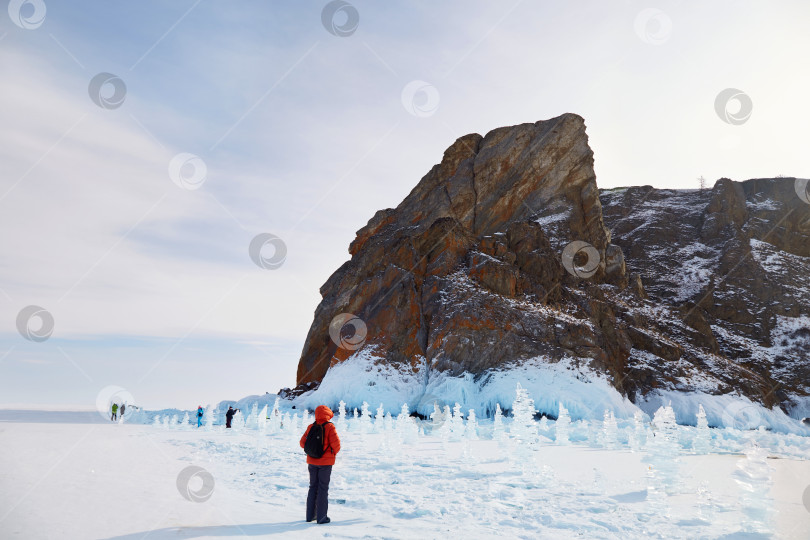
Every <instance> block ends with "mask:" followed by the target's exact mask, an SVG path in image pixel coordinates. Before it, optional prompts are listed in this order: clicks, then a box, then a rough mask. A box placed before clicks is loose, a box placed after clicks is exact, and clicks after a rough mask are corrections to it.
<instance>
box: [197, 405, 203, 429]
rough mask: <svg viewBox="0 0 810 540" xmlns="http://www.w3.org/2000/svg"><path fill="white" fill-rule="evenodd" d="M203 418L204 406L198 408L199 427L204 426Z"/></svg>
mask: <svg viewBox="0 0 810 540" xmlns="http://www.w3.org/2000/svg"><path fill="white" fill-rule="evenodd" d="M202 417H203V408H202V405H200V406H199V407H197V427H200V426H201V425H202Z"/></svg>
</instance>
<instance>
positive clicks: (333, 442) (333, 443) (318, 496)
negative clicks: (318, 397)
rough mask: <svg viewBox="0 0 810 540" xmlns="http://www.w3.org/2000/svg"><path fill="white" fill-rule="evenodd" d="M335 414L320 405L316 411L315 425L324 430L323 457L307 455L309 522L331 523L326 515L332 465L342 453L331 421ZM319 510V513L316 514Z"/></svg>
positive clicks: (302, 441)
mask: <svg viewBox="0 0 810 540" xmlns="http://www.w3.org/2000/svg"><path fill="white" fill-rule="evenodd" d="M333 416H334V413H333V412H332V409H330V408H329V407H327V406H326V405H318V407H317V408H316V409H315V424H319V427H322V428H323V449H324V452H323V455H322V456H321V457H319V458H315V457H312V456H310V455H307V463H308V468H309V493H308V494H307V516H306V517H307V522H310V521H312V520H314V519H315V517H316V514H317V518H318V523H320V524H323V523H329V522H330V521H331V520H330V519H329V517H328V516H327V515H326V511H327V509H328V508H329V479H330V478H331V476H332V465H334V464H335V456H336V455H337V453H338V452H340V438H339V437H338V434H337V430H336V429H335V425H334V424H332V423H331V422H330V421H329V420H331V419H332V417H333ZM315 424H310V425H309V426H307V431H306V433H304V436H303V437H301V448H304V445H305V443H306V442H307V436H308V435H309V432H310V430H311V429H312V426H314V425H315ZM316 510H317V512H316Z"/></svg>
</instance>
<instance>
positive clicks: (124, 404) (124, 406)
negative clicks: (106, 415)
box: [119, 403, 127, 418]
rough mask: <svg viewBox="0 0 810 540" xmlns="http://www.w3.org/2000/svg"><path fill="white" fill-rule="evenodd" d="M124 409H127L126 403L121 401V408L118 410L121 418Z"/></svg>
mask: <svg viewBox="0 0 810 540" xmlns="http://www.w3.org/2000/svg"><path fill="white" fill-rule="evenodd" d="M126 410H127V404H126V403H122V404H121V410H120V411H119V414H120V416H121V418H123V417H124V411H126Z"/></svg>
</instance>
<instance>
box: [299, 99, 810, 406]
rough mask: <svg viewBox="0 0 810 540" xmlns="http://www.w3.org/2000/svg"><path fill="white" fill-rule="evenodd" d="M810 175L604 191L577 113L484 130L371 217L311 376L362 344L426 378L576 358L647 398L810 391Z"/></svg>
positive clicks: (328, 308)
mask: <svg viewBox="0 0 810 540" xmlns="http://www.w3.org/2000/svg"><path fill="white" fill-rule="evenodd" d="M800 185H801V186H804V184H801V181H796V180H795V179H789V178H779V179H761V180H749V181H746V182H742V183H738V182H733V181H731V180H727V179H721V180H719V181H718V182H717V183H716V184H715V186H714V188H713V189H712V190H706V191H704V192H700V191H697V190H694V191H693V190H685V191H673V190H657V189H654V188H652V187H648V186H645V187H632V188H627V189H614V190H607V191H602V192H600V191H599V189H598V188H597V185H596V176H595V174H594V159H593V152H592V151H591V149H590V147H589V146H588V137H587V134H586V132H585V123H584V120H583V119H582V118H581V117H579V116H577V115H574V114H564V115H562V116H560V117H558V118H554V119H551V120H547V121H541V122H536V123H534V124H521V125H518V126H513V127H505V128H499V129H495V130H493V131H491V132H489V133H487V134H486V135H485V136H481V135H478V134H472V135H466V136H464V137H461V138H460V139H458V140H457V141H456V142H455V143H453V144H452V145H451V146H450V147H449V148H448V149H447V150H446V151H445V153H444V157H443V159H442V161H441V163H439V164H438V165H436V166H434V167H433V168H432V169H431V170H430V172H428V174H427V175H425V176H424V177H423V178H422V180H421V181H420V182H419V183H418V184H417V185H416V187H415V188H414V189H413V191H412V192H411V193H410V194H409V195H408V196H407V197H406V198H405V200H403V201H402V203H401V204H400V205H399V206H398V207H397V208H395V209H386V210H381V211H379V212H377V213H376V214H375V215H374V217H372V218H371V220H370V221H369V222H368V224H367V225H366V226H365V227H363V228H362V229H361V230H360V231H358V233H357V238H356V239H355V240H354V241H353V242H352V244H351V246H350V248H349V251H350V253H351V255H352V257H351V260H349V261H348V262H346V263H345V264H344V265H343V266H341V267H340V268H339V269H338V270H337V271H336V272H335V273H334V274H333V275H332V276H331V277H330V278H329V280H328V281H327V282H326V283H325V284H324V285H323V286H322V287H321V295H322V297H323V300H322V302H321V303H320V305H319V306H318V308H317V310H316V312H315V318H314V321H313V323H312V327H311V328H310V331H309V334H308V336H307V339H306V343H305V345H304V349H303V352H302V355H301V360H300V362H299V366H298V383H299V385H301V390H305V389H311V388H313V387H314V386H316V385H317V384H318V383H319V382H320V381H321V380H322V379H323V378H324V376H325V375H326V373H327V371H328V370H329V369H330V368H331V367H333V366H336V365H337V364H339V363H341V362H343V361H345V360H346V359H347V358H349V357H350V356H352V355H355V354H358V353H362V352H365V353H366V355H367V356H369V357H372V358H374V361H375V362H376V363H379V364H381V365H385V366H386V367H387V368H392V369H395V370H399V371H401V372H408V371H411V372H417V371H420V372H422V373H423V374H424V377H428V378H429V377H431V376H432V374H438V373H443V374H449V375H462V374H468V376H473V377H475V378H476V379H481V378H485V377H487V375H488V374H490V373H493V372H495V371H498V370H506V369H513V368H515V367H516V366H520V365H521V363H522V362H525V361H528V360H529V359H535V360H536V359H542V362H545V363H547V364H554V363H557V362H559V361H560V360H563V359H566V361H572V360H573V361H574V362H575V364H577V365H586V366H588V367H589V368H590V369H592V370H594V371H595V372H598V373H601V374H603V375H604V376H605V377H606V378H607V379H608V380H609V381H610V383H611V384H612V385H613V387H615V389H616V390H618V391H619V392H620V393H621V394H623V395H624V396H626V397H627V398H629V399H630V400H631V401H636V400H640V399H643V398H644V396H645V395H647V394H648V393H650V392H653V391H660V390H668V391H676V392H703V393H707V394H718V395H719V394H727V393H730V392H736V393H739V394H741V395H743V396H746V397H748V398H749V399H750V400H751V401H754V402H759V403H761V404H763V405H764V406H766V407H772V406H774V405H780V406H782V407H783V408H784V409H785V410H788V411H790V410H791V408H794V409H795V406H796V405H797V403H799V402H800V401H801V399H802V397H804V396H807V395H808V390H810V387H808V375H810V373H809V371H810V363H809V362H808V359H809V358H810V352H808V351H810V328H808V323H810V318H808V315H810V287H807V285H806V283H804V278H805V277H806V276H807V275H808V273H807V270H810V241H809V240H810V204H808V203H807V202H805V201H806V200H808V197H807V194H806V192H805V193H804V197H802V193H801V192H800V190H799V189H798V188H799V187H800ZM804 188H806V186H804ZM804 188H802V189H804Z"/></svg>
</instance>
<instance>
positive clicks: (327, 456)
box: [301, 405, 340, 465]
mask: <svg viewBox="0 0 810 540" xmlns="http://www.w3.org/2000/svg"><path fill="white" fill-rule="evenodd" d="M333 416H335V414H334V413H333V412H332V409H330V408H329V407H327V406H326V405H318V407H317V408H316V409H315V421H316V422H317V423H319V424H323V423H324V422H329V420H331V419H332V417H333ZM311 427H312V424H310V425H308V426H307V431H306V433H304V436H303V437H301V448H303V447H304V443H305V442H306V441H307V435H309V429H310V428H311ZM323 448H324V450H325V451H324V454H323V456H321V457H319V458H313V457H309V456H307V463H309V464H310V465H334V464H335V456H336V455H337V453H338V452H340V438H339V437H338V434H337V430H336V429H335V425H334V424H331V423H330V424H326V425H325V426H324V427H323Z"/></svg>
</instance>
